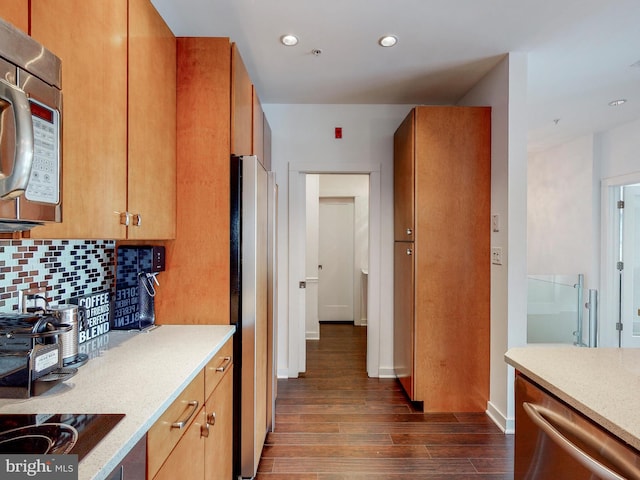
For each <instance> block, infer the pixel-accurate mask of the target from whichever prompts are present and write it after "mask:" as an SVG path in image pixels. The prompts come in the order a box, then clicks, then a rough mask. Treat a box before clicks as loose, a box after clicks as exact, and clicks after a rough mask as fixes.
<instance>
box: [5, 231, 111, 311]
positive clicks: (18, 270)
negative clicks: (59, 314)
mask: <svg viewBox="0 0 640 480" xmlns="http://www.w3.org/2000/svg"><path fill="white" fill-rule="evenodd" d="M115 263H116V262H115V241H113V240H0V311H5V312H9V311H15V312H17V311H18V291H19V290H23V289H27V288H33V287H39V286H40V287H41V286H46V288H47V295H46V296H47V299H48V300H49V303H50V304H51V305H56V304H59V303H65V302H66V301H67V300H68V299H69V298H71V297H77V296H82V295H88V294H91V293H96V292H100V291H103V290H109V291H110V292H114V291H115Z"/></svg>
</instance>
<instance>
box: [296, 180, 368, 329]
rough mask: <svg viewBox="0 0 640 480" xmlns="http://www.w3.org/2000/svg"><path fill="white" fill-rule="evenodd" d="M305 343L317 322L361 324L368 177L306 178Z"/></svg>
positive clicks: (365, 280) (365, 279) (365, 275)
mask: <svg viewBox="0 0 640 480" xmlns="http://www.w3.org/2000/svg"><path fill="white" fill-rule="evenodd" d="M306 187H307V188H306V191H307V194H306V261H305V265H306V267H305V268H306V272H305V280H306V287H307V288H306V291H307V293H306V295H307V297H306V314H305V316H306V323H305V339H306V340H318V339H319V338H320V323H321V322H341V323H352V324H353V325H358V326H366V324H367V317H366V313H367V308H366V298H367V286H368V285H367V284H368V269H369V176H368V175H357V174H356V175H350V174H320V175H318V174H309V175H307V176H306Z"/></svg>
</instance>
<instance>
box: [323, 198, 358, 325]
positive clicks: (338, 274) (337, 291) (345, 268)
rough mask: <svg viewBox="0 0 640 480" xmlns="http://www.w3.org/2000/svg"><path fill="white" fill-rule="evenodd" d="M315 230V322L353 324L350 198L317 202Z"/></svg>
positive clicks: (352, 225)
mask: <svg viewBox="0 0 640 480" xmlns="http://www.w3.org/2000/svg"><path fill="white" fill-rule="evenodd" d="M318 230H319V233H318V235H319V240H318V263H319V265H318V320H320V321H353V320H354V318H353V283H354V202H353V198H321V199H320V212H319V228H318Z"/></svg>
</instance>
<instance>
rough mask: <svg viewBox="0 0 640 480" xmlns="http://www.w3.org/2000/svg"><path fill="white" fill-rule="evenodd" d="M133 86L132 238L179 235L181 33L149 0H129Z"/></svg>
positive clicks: (130, 149) (130, 111)
mask: <svg viewBox="0 0 640 480" xmlns="http://www.w3.org/2000/svg"><path fill="white" fill-rule="evenodd" d="M128 86H129V94H128V97H129V109H128V115H129V117H128V124H129V136H128V202H127V210H128V211H129V212H130V213H131V214H132V215H133V218H132V223H134V225H132V226H130V227H129V229H128V233H127V238H129V239H168V238H174V237H175V225H176V39H175V37H174V35H173V33H172V32H171V30H169V27H167V25H166V24H165V22H164V20H163V19H162V17H160V15H159V14H158V12H157V11H156V9H155V8H154V7H153V5H152V4H151V2H150V1H149V0H129V84H128ZM136 215H139V217H136ZM137 218H139V219H140V225H135V220H136V219H137Z"/></svg>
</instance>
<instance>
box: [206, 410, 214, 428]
mask: <svg viewBox="0 0 640 480" xmlns="http://www.w3.org/2000/svg"><path fill="white" fill-rule="evenodd" d="M215 424H216V412H211V413H210V414H209V415H208V416H207V425H209V426H211V427H214V426H215Z"/></svg>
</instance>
